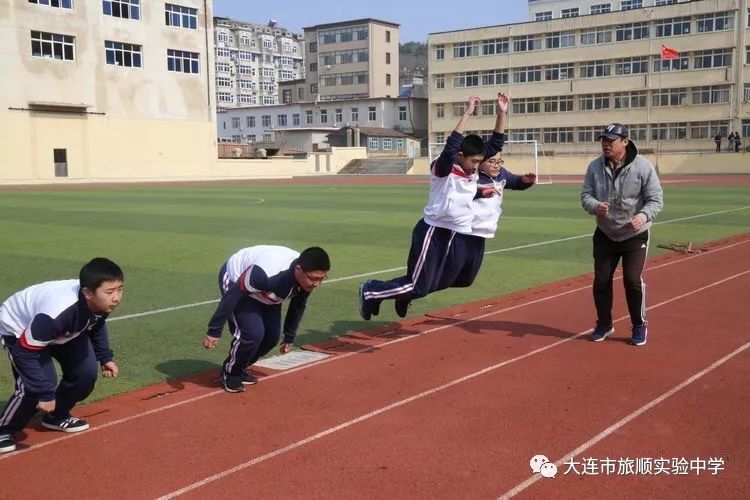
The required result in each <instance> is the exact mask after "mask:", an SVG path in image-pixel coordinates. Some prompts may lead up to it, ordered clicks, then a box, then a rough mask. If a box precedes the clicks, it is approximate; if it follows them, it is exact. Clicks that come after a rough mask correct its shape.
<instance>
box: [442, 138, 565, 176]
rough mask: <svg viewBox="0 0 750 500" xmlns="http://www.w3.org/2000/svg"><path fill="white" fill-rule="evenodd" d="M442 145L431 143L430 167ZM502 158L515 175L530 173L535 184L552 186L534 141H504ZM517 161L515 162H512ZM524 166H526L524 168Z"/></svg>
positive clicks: (545, 165)
mask: <svg viewBox="0 0 750 500" xmlns="http://www.w3.org/2000/svg"><path fill="white" fill-rule="evenodd" d="M444 146H445V144H444V143H438V142H431V143H430V144H429V148H428V153H429V157H430V165H432V162H433V160H434V159H435V158H437V157H438V156H439V155H440V153H441V152H442V151H443V147H444ZM502 154H503V157H504V159H505V165H506V166H507V168H508V170H510V171H511V172H513V173H515V174H519V175H521V174H524V173H526V172H528V171H529V166H528V165H527V163H530V168H531V171H533V172H534V173H535V174H536V182H537V184H552V173H551V171H550V167H549V164H548V161H547V158H546V156H545V155H544V148H543V147H542V145H541V144H539V142H538V141H535V140H518V141H506V142H505V146H504V147H503V153H502ZM514 160H517V161H514ZM524 165H526V166H524Z"/></svg>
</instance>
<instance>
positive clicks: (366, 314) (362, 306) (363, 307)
mask: <svg viewBox="0 0 750 500" xmlns="http://www.w3.org/2000/svg"><path fill="white" fill-rule="evenodd" d="M365 284H367V282H366V281H363V282H362V283H360V284H359V297H358V299H359V302H358V306H359V315H360V316H362V319H363V320H365V321H370V318H371V317H372V311H371V310H370V308H369V307H368V304H367V301H366V300H365Z"/></svg>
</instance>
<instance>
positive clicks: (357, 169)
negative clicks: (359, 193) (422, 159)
mask: <svg viewBox="0 0 750 500" xmlns="http://www.w3.org/2000/svg"><path fill="white" fill-rule="evenodd" d="M413 164H414V160H413V159H411V158H366V159H361V160H352V161H350V162H349V163H347V164H346V166H345V167H344V168H342V169H341V170H339V172H338V173H339V174H348V175H404V174H405V173H406V172H408V171H409V169H411V167H412V165H413Z"/></svg>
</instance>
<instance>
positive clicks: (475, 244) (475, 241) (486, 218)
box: [402, 152, 536, 317]
mask: <svg viewBox="0 0 750 500" xmlns="http://www.w3.org/2000/svg"><path fill="white" fill-rule="evenodd" d="M504 164H505V162H504V161H503V158H502V156H501V155H500V153H499V152H498V153H495V154H494V155H490V156H488V157H486V158H485V160H484V161H483V162H482V163H481V164H480V165H479V179H478V180H477V185H478V191H477V195H476V196H475V198H474V219H473V221H472V223H471V233H469V234H457V235H456V237H455V238H454V239H453V249H452V251H453V252H456V254H458V255H464V256H465V260H464V261H463V265H461V266H454V267H452V268H450V269H449V271H448V272H445V273H443V276H442V278H441V281H440V285H439V289H440V290H443V289H445V288H464V287H468V286H471V284H472V283H474V280H475V279H476V277H477V274H479V268H480V267H482V261H483V260H484V249H485V242H486V241H487V239H489V238H494V237H495V232H496V231H497V224H498V221H499V220H500V216H501V214H502V211H503V209H502V203H503V192H504V190H505V189H513V190H519V191H521V190H525V189H528V188H530V187H531V186H533V185H534V183H535V182H536V174H534V173H533V172H529V173H526V174H524V175H516V174H514V173H512V172H509V171H508V170H506V169H505V167H504ZM402 317H403V316H402Z"/></svg>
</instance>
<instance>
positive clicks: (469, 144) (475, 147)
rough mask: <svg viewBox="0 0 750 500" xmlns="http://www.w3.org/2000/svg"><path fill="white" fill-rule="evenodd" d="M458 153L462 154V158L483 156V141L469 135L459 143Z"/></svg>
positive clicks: (474, 135) (473, 135)
mask: <svg viewBox="0 0 750 500" xmlns="http://www.w3.org/2000/svg"><path fill="white" fill-rule="evenodd" d="M458 151H459V153H463V154H464V156H476V155H482V156H484V140H483V139H482V138H481V137H479V136H478V135H476V134H469V135H467V136H465V137H464V138H463V140H462V141H461V147H460V148H458Z"/></svg>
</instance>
